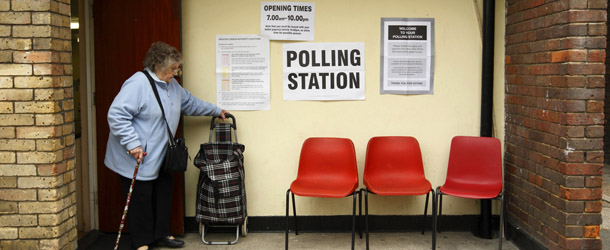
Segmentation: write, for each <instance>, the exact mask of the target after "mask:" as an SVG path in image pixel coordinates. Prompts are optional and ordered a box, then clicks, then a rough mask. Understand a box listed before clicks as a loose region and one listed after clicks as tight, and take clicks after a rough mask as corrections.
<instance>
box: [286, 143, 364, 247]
mask: <svg viewBox="0 0 610 250" xmlns="http://www.w3.org/2000/svg"><path fill="white" fill-rule="evenodd" d="M356 188H358V167H357V164H356V152H355V150H354V143H353V142H352V141H351V140H350V139H344V138H309V139H307V140H305V142H304V143H303V147H302V149H301V158H300V160H299V170H298V173H297V178H296V180H294V181H293V182H292V184H291V185H290V189H288V191H286V249H288V224H289V200H290V197H289V194H290V193H291V192H292V208H293V213H294V224H295V226H294V228H295V230H294V231H295V234H296V235H298V234H299V231H298V224H297V212H296V206H295V201H294V195H295V194H296V195H298V196H308V197H323V198H343V197H347V196H349V195H352V196H353V200H354V201H353V212H352V249H354V232H355V224H356V193H357V192H356Z"/></svg>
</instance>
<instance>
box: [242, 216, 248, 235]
mask: <svg viewBox="0 0 610 250" xmlns="http://www.w3.org/2000/svg"><path fill="white" fill-rule="evenodd" d="M241 236H243V237H246V236H248V216H246V218H245V219H244V224H242V225H241Z"/></svg>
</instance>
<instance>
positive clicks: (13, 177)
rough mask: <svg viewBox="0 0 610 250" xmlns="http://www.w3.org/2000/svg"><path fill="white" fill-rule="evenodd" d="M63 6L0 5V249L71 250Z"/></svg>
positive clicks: (22, 0)
mask: <svg viewBox="0 0 610 250" xmlns="http://www.w3.org/2000/svg"><path fill="white" fill-rule="evenodd" d="M70 46H71V44H70V1H69V0H59V1H57V0H0V249H75V248H76V234H77V233H76V217H75V214H76V205H75V204H76V201H75V199H76V193H75V189H76V181H75V170H74V167H75V166H74V163H75V158H74V157H75V156H74V123H73V117H74V111H73V110H74V103H73V94H72V66H71V47H70Z"/></svg>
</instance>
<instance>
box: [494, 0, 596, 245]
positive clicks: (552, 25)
mask: <svg viewBox="0 0 610 250" xmlns="http://www.w3.org/2000/svg"><path fill="white" fill-rule="evenodd" d="M507 5H508V6H507V17H506V18H507V19H506V21H507V27H506V101H505V104H506V107H505V108H506V138H505V142H506V145H505V148H506V152H505V177H506V193H507V200H508V206H507V216H508V222H509V223H510V225H511V226H512V227H514V228H518V230H522V231H523V232H524V234H525V235H528V236H529V237H531V238H532V239H533V240H534V241H536V242H538V243H540V244H541V245H543V246H544V247H547V248H549V249H601V247H602V246H601V244H602V243H601V239H600V238H599V230H600V224H601V220H602V219H601V209H602V206H601V198H602V191H601V185H602V176H601V175H602V167H603V160H604V153H603V135H604V114H603V111H604V110H603V108H604V95H605V91H604V84H605V76H604V74H605V69H606V66H605V58H606V35H607V28H606V19H607V5H608V3H607V0H588V1H587V0H558V1H549V0H521V1H517V0H508V1H507Z"/></svg>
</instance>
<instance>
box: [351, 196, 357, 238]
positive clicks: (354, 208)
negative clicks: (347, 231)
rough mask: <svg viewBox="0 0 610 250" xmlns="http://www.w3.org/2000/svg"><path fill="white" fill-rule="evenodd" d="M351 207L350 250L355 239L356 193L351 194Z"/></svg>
mask: <svg viewBox="0 0 610 250" xmlns="http://www.w3.org/2000/svg"><path fill="white" fill-rule="evenodd" d="M352 197H353V198H352V199H353V205H352V250H354V241H355V238H356V191H354V193H352Z"/></svg>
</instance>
